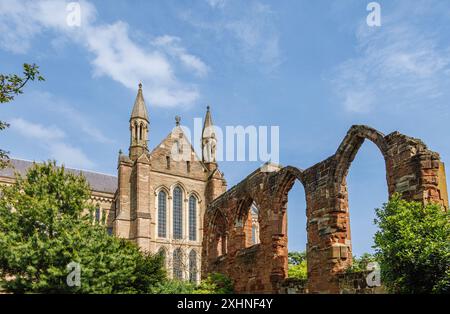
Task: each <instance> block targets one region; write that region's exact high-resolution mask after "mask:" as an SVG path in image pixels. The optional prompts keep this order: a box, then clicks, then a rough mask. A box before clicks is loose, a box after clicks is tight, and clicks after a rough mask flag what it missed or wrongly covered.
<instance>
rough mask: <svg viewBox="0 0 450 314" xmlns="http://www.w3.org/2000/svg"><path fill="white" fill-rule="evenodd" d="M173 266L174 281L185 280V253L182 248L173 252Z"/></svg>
mask: <svg viewBox="0 0 450 314" xmlns="http://www.w3.org/2000/svg"><path fill="white" fill-rule="evenodd" d="M172 264H173V265H172V266H173V279H176V280H183V251H182V250H181V248H176V249H175V250H174V251H173V257H172Z"/></svg>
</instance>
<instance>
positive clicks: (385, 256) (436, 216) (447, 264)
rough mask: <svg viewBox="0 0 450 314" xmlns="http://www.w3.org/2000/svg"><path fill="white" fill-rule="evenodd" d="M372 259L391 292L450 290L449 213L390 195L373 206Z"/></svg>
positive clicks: (437, 207)
mask: <svg viewBox="0 0 450 314" xmlns="http://www.w3.org/2000/svg"><path fill="white" fill-rule="evenodd" d="M376 217H377V218H376V219H375V223H376V224H377V225H378V227H379V231H378V232H377V233H376V234H375V248H376V258H377V260H378V261H379V262H380V266H381V276H382V281H383V283H384V284H385V285H386V286H387V288H388V289H389V291H391V292H394V293H450V214H449V212H446V211H444V210H443V208H442V207H441V206H439V205H437V204H427V205H425V206H424V205H423V204H421V203H418V202H407V201H405V200H402V199H400V197H399V195H394V196H393V197H392V198H391V200H390V201H389V202H388V203H387V204H384V205H383V207H382V208H379V209H376Z"/></svg>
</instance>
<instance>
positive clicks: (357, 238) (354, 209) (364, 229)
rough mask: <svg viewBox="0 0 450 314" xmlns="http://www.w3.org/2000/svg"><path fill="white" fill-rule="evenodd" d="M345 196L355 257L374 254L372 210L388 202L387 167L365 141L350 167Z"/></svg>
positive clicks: (374, 231)
mask: <svg viewBox="0 0 450 314" xmlns="http://www.w3.org/2000/svg"><path fill="white" fill-rule="evenodd" d="M343 181H344V182H343V183H344V185H345V184H347V194H348V212H349V213H348V215H349V223H348V224H347V225H348V227H347V228H348V233H347V234H348V236H347V237H348V239H349V240H351V251H352V255H353V256H355V257H361V256H362V255H364V254H365V253H369V254H373V253H374V252H373V248H372V246H373V244H374V240H373V238H374V235H375V233H376V231H377V227H376V225H375V224H374V219H375V210H374V209H375V208H378V207H380V206H381V205H382V204H383V203H385V202H386V201H387V199H388V188H387V182H386V165H385V160H384V158H383V155H382V154H381V152H380V150H379V148H378V147H377V146H376V145H375V144H374V143H373V142H371V141H368V140H366V141H364V143H363V144H362V146H361V148H360V149H359V150H358V152H357V153H356V156H355V159H354V161H353V162H352V163H351V165H350V168H349V171H348V174H347V176H346V178H344V179H343Z"/></svg>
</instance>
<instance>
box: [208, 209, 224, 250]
mask: <svg viewBox="0 0 450 314" xmlns="http://www.w3.org/2000/svg"><path fill="white" fill-rule="evenodd" d="M212 237H213V238H212V239H213V241H212V248H211V250H212V252H213V253H215V257H219V256H222V255H225V254H227V252H228V248H227V246H228V243H227V241H228V233H227V223H226V220H225V217H224V216H223V214H222V213H220V212H218V213H217V214H216V217H215V218H214V223H213V228H212Z"/></svg>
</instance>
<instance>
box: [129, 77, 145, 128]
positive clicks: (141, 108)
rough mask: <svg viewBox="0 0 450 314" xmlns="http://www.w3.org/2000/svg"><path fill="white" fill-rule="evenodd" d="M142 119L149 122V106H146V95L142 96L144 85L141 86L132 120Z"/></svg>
mask: <svg viewBox="0 0 450 314" xmlns="http://www.w3.org/2000/svg"><path fill="white" fill-rule="evenodd" d="M133 118H141V119H145V120H147V122H148V121H149V120H148V113H147V106H146V105H145V101H144V95H143V94H142V84H139V90H138V93H137V95H136V100H135V101H134V106H133V111H132V112H131V118H130V119H133Z"/></svg>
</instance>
